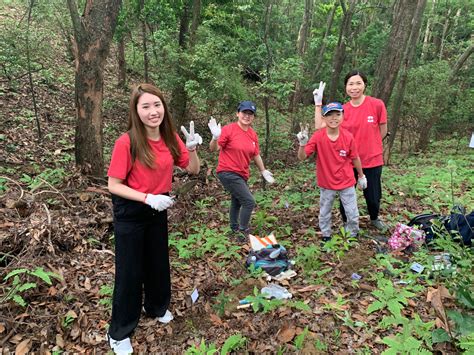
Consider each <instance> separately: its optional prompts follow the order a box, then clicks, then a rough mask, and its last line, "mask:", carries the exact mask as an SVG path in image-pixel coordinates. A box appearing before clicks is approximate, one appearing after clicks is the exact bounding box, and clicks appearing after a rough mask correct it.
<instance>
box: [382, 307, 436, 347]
mask: <svg viewBox="0 0 474 355" xmlns="http://www.w3.org/2000/svg"><path fill="white" fill-rule="evenodd" d="M379 325H380V326H381V328H385V329H386V328H389V327H391V326H399V325H401V326H402V327H403V330H402V333H408V334H410V336H414V337H416V338H417V339H418V340H421V341H422V342H423V343H424V344H426V346H427V347H428V348H429V349H431V347H432V345H433V342H432V332H431V329H432V328H433V327H434V325H435V322H434V321H430V322H423V320H422V319H421V318H420V316H419V315H418V314H416V313H415V314H414V317H413V319H408V318H405V317H403V316H400V317H397V316H393V315H391V316H385V317H383V319H382V321H381V322H380V324H379Z"/></svg>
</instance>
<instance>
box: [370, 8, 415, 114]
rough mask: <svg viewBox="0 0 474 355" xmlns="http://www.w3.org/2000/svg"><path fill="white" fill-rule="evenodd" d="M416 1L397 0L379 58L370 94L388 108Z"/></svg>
mask: <svg viewBox="0 0 474 355" xmlns="http://www.w3.org/2000/svg"><path fill="white" fill-rule="evenodd" d="M417 5H418V4H417V1H413V0H398V1H397V3H396V6H395V10H394V15H393V19H392V28H391V30H390V35H389V38H388V40H387V43H386V45H385V47H384V49H383V50H382V53H381V54H380V56H379V60H378V63H377V67H376V70H375V82H374V86H373V90H372V94H373V95H374V96H376V97H378V98H379V99H381V100H383V101H384V102H385V105H387V106H388V102H389V100H390V96H391V95H392V91H393V88H394V86H395V83H396V81H397V76H398V72H399V70H400V66H401V64H402V60H403V56H404V53H405V48H406V46H407V43H408V40H409V38H410V34H411V32H412V27H413V14H414V13H415V11H416V7H417Z"/></svg>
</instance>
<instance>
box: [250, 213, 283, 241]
mask: <svg viewBox="0 0 474 355" xmlns="http://www.w3.org/2000/svg"><path fill="white" fill-rule="evenodd" d="M277 221H278V218H277V217H274V216H269V215H268V214H267V212H265V211H264V210H260V211H257V213H255V216H254V217H253V218H252V225H253V226H254V228H255V231H256V233H257V235H264V234H266V232H267V231H269V230H271V229H272V227H273V225H274V223H275V222H277Z"/></svg>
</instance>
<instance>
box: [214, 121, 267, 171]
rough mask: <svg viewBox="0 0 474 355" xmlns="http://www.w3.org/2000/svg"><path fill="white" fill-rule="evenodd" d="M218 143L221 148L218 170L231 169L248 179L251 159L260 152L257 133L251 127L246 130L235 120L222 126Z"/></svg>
mask: <svg viewBox="0 0 474 355" xmlns="http://www.w3.org/2000/svg"><path fill="white" fill-rule="evenodd" d="M217 144H219V147H220V148H221V149H220V152H219V162H218V164H217V170H216V171H217V172H218V173H220V172H222V171H231V172H233V173H236V174H239V175H240V176H242V177H243V178H244V179H245V180H248V178H249V176H250V169H249V166H250V159H252V158H254V157H255V156H257V155H259V154H260V147H259V145H258V136H257V133H255V131H254V130H253V129H252V128H251V127H249V129H248V130H247V131H244V130H243V129H242V128H240V126H239V125H238V124H237V123H236V122H234V123H231V124H228V125H226V126H224V127H222V133H221V136H220V137H219V139H218V141H217Z"/></svg>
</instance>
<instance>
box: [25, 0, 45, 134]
mask: <svg viewBox="0 0 474 355" xmlns="http://www.w3.org/2000/svg"><path fill="white" fill-rule="evenodd" d="M34 5H35V0H30V3H29V6H28V22H27V24H28V27H27V30H26V61H27V63H28V82H29V84H30V90H31V99H32V100H33V109H34V111H35V120H36V128H37V130H38V140H39V141H41V138H42V137H43V135H42V133H41V125H40V120H39V117H38V106H37V105H36V95H35V86H34V84H33V76H32V75H31V57H30V24H31V10H33V6H34Z"/></svg>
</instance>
